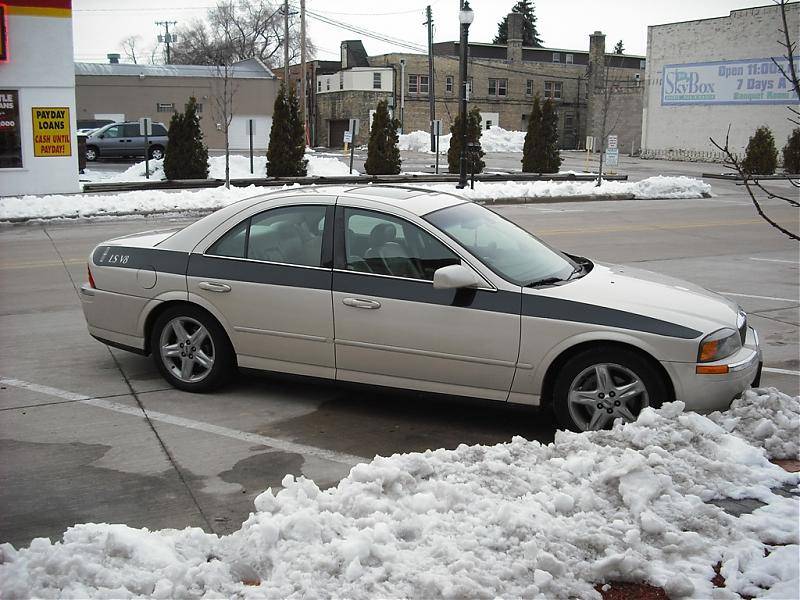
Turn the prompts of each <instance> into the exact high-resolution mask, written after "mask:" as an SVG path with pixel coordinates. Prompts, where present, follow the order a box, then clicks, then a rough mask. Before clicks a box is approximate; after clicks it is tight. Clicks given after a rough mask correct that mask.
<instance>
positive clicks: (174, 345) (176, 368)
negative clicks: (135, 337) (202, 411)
mask: <svg viewBox="0 0 800 600" xmlns="http://www.w3.org/2000/svg"><path fill="white" fill-rule="evenodd" d="M150 348H151V350H152V352H153V360H154V361H155V363H156V366H157V367H158V370H159V371H160V372H161V375H162V376H163V377H164V379H166V380H167V381H168V382H169V383H170V384H172V385H173V386H175V387H176V388H179V389H182V390H186V391H188V392H206V391H209V390H212V389H214V388H217V387H219V386H221V385H222V384H224V383H225V382H226V381H227V379H228V377H229V376H230V374H231V372H232V371H233V367H234V354H233V348H232V347H231V344H230V342H229V341H228V336H227V335H226V334H225V330H224V329H222V326H221V325H220V324H219V323H217V321H216V320H215V319H214V318H213V317H211V316H210V315H209V314H208V313H206V312H205V311H203V310H200V309H199V308H197V307H194V306H185V305H184V306H176V307H174V308H170V309H167V310H166V311H164V312H163V313H162V314H161V315H160V316H159V317H158V319H157V320H156V322H155V324H154V325H153V330H152V332H151V333H150Z"/></svg>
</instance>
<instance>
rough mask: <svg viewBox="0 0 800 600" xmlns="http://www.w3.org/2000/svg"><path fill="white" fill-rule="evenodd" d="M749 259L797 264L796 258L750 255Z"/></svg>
mask: <svg viewBox="0 0 800 600" xmlns="http://www.w3.org/2000/svg"><path fill="white" fill-rule="evenodd" d="M750 260H757V261H760V262H776V263H786V264H789V265H795V266H796V265H797V261H796V260H783V259H782V258H753V257H752V256H751V257H750Z"/></svg>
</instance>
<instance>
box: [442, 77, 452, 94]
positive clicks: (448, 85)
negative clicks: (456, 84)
mask: <svg viewBox="0 0 800 600" xmlns="http://www.w3.org/2000/svg"><path fill="white" fill-rule="evenodd" d="M444 91H445V92H447V93H448V94H452V93H453V76H452V75H448V76H447V77H445V78H444Z"/></svg>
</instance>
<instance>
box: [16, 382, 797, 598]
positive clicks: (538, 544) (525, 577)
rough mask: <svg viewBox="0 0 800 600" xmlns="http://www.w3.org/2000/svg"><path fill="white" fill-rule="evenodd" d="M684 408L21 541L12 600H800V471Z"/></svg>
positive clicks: (380, 461) (362, 468) (379, 462)
mask: <svg viewBox="0 0 800 600" xmlns="http://www.w3.org/2000/svg"><path fill="white" fill-rule="evenodd" d="M794 401H795V402H800V398H795V400H794ZM683 410H684V405H683V403H681V402H674V403H671V404H667V405H665V406H664V407H663V408H661V409H658V410H653V409H649V408H648V409H645V410H644V411H643V412H642V414H641V415H640V417H639V419H638V420H637V421H636V422H635V423H631V424H622V423H621V422H618V423H617V424H616V426H615V427H614V429H613V430H611V431H600V432H590V433H583V434H575V433H570V432H558V433H557V435H556V438H555V441H554V442H553V443H552V444H548V445H542V444H540V443H538V442H529V441H526V440H524V439H522V438H519V437H516V438H514V439H513V440H512V441H511V442H509V443H505V444H498V445H496V446H472V447H467V446H465V445H462V446H459V447H458V448H457V449H455V450H434V451H430V450H429V451H427V452H424V453H415V454H406V455H395V456H392V457H389V458H376V459H375V460H373V461H372V462H371V463H369V464H360V465H358V466H356V467H354V468H353V469H352V470H351V472H350V475H349V476H348V477H346V478H345V479H343V480H342V481H341V482H340V483H339V485H338V486H337V487H336V488H332V489H329V490H326V491H322V490H320V489H319V488H318V487H317V486H316V485H315V484H314V482H313V481H310V480H307V479H304V478H299V479H295V478H294V477H293V476H291V475H287V476H286V477H285V478H284V480H283V482H282V483H283V486H284V489H282V490H281V491H279V492H278V493H277V494H275V493H273V492H272V491H271V490H267V491H266V492H264V493H263V494H261V495H260V496H258V497H257V498H256V501H255V507H256V512H255V513H252V514H251V515H250V517H249V518H248V519H247V520H246V521H245V522H244V523H243V525H242V527H241V529H240V530H239V531H237V532H235V533H233V534H231V535H228V536H223V537H217V536H215V535H211V534H205V533H203V532H201V531H200V530H199V529H196V528H195V529H192V528H189V529H185V530H183V531H176V530H163V531H157V532H150V531H147V530H145V529H141V530H140V529H132V528H128V527H126V526H124V525H105V524H86V525H77V526H75V527H73V528H70V529H69V530H67V532H66V533H65V534H64V539H63V541H62V542H56V543H51V542H50V541H49V540H45V539H37V540H34V542H32V543H31V545H30V547H29V548H28V549H23V550H16V549H14V548H13V547H12V546H11V545H9V544H5V545H3V546H1V547H0V550H2V555H0V563H2V564H0V596H1V597H3V598H8V599H11V598H27V597H31V596H34V597H87V598H88V597H106V598H107V597H129V596H148V597H155V598H172V597H218V596H225V597H241V598H265V597H266V598H286V597H346V598H375V597H390V598H418V597H420V598H438V597H470V598H493V597H499V596H502V597H509V598H512V597H525V598H599V594H598V593H597V592H596V591H594V588H593V585H594V583H596V582H598V583H602V582H607V581H618V580H623V581H634V582H647V583H650V584H652V585H656V586H660V587H663V588H665V590H666V591H667V593H668V594H669V595H670V596H671V597H673V598H677V597H685V596H693V597H701V598H711V597H717V598H739V595H738V594H750V595H752V594H761V593H763V592H764V589H762V587H763V588H771V591H772V592H773V593H775V594H785V597H797V594H798V580H797V552H798V546H797V544H798V532H797V522H796V515H797V509H798V501H797V498H784V497H782V496H779V495H776V494H774V493H773V492H772V491H771V490H770V488H773V487H776V486H781V485H786V484H791V485H796V484H797V483H798V480H799V478H798V476H797V475H796V474H790V473H787V472H785V471H783V470H782V469H781V468H779V467H777V466H775V465H773V464H771V463H770V462H769V461H768V460H767V458H766V456H765V453H764V451H763V450H762V449H760V448H756V447H753V446H751V445H749V444H747V443H746V442H745V441H744V440H743V439H742V438H740V437H737V436H736V435H735V434H732V433H728V432H727V431H726V430H725V429H723V428H722V427H720V426H719V425H717V424H715V423H714V422H712V421H711V420H709V419H708V418H706V417H703V416H701V415H698V414H694V413H684V412H683ZM764 410H765V413H764V415H765V416H766V415H768V414H770V413H769V411H770V410H771V409H770V408H769V407H768V406H766V405H765V406H764ZM723 414H724V413H723ZM775 414H777V413H775ZM722 497H734V498H745V497H752V498H758V499H760V500H762V501H763V502H765V503H767V505H766V506H764V507H763V508H760V509H757V510H755V511H754V512H753V513H752V514H750V515H745V516H743V517H741V518H736V517H733V516H731V515H729V514H728V513H725V512H724V511H723V510H722V509H721V508H719V507H717V506H715V505H712V504H707V503H706V502H707V501H709V500H712V499H715V498H722ZM792 515H794V518H792ZM774 544H790V545H788V546H785V547H782V548H777V549H775V548H772V547H771V546H772V545H774ZM765 550H770V551H771V552H772V553H771V554H770V555H769V556H768V557H767V558H764V556H765ZM718 561H719V562H721V563H722V574H723V575H724V576H725V578H726V580H727V587H726V589H725V590H716V592H715V591H714V590H713V585H712V583H711V579H712V578H713V576H714V572H713V570H712V566H713V565H714V564H716V563H717V562H718ZM758 586H762V587H758Z"/></svg>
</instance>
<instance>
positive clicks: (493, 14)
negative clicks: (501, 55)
mask: <svg viewBox="0 0 800 600" xmlns="http://www.w3.org/2000/svg"><path fill="white" fill-rule="evenodd" d="M277 1H280V0H277ZM214 4H215V0H73V3H72V6H73V15H74V35H75V59H76V60H78V61H87V62H105V59H106V54H108V53H109V52H120V50H121V48H120V41H121V40H122V39H124V38H126V37H128V36H131V35H138V36H141V45H142V47H143V48H150V47H152V46H153V45H154V44H155V41H156V36H157V35H158V33H159V29H158V28H157V27H156V25H155V24H154V22H155V21H162V20H169V21H178V24H179V25H180V24H185V23H188V22H190V21H192V20H194V19H198V18H202V17H203V16H204V15H205V13H206V11H207V9H208V8H209V7H211V6H213V5H214ZM290 4H291V5H294V6H298V5H299V0H290ZM428 4H430V5H431V6H432V9H433V18H434V23H435V32H434V41H437V42H439V41H446V40H453V39H457V37H458V6H459V1H458V0H405V1H403V2H388V1H386V0H383V1H380V0H306V7H307V8H308V9H309V10H311V11H314V12H317V13H319V14H320V15H323V16H325V17H328V18H331V19H334V20H337V21H344V22H347V23H349V24H352V25H355V26H358V27H361V28H362V29H367V30H370V31H371V32H377V33H379V34H383V35H386V36H390V37H393V38H399V39H402V40H404V41H406V42H410V43H412V44H419V45H422V46H424V45H425V44H426V30H425V26H424V25H423V24H422V22H423V21H424V20H425V19H424V10H425V6H426V5H428ZM514 4H515V0H473V1H472V2H471V6H472V8H473V10H474V11H475V21H474V23H473V24H472V27H471V28H470V40H472V41H476V42H491V41H492V38H493V37H494V35H495V33H496V31H497V23H498V21H500V19H502V17H503V16H504V15H505V14H506V13H507V12H508V11H509V10H510V9H511V7H512V6H513V5H514ZM765 4H769V1H768V0H762V1H761V2H759V1H753V0H750V1H746V0H660V1H652V0H613V1H612V0H605V1H603V0H536V1H535V2H534V5H535V9H536V16H537V19H538V21H537V27H538V30H539V36H540V37H541V38H542V40H543V43H544V45H545V46H546V47H551V48H565V49H573V50H587V49H588V46H589V34H590V33H592V32H593V31H595V30H600V31H602V32H604V33H605V34H606V48H607V50H608V51H611V49H612V48H613V46H614V44H615V43H616V41H617V40H619V39H621V40H622V41H623V43H624V45H625V52H626V53H629V54H641V55H644V54H646V47H647V26H648V25H657V24H659V23H671V22H675V21H688V20H692V19H704V18H708V17H720V16H726V15H727V14H728V13H729V12H730V11H731V10H733V9H737V8H747V7H752V6H761V5H765ZM307 26H308V32H309V35H310V37H311V39H312V40H313V42H314V43H315V44H316V45H317V48H318V52H317V56H316V58H320V59H329V60H330V59H334V60H336V59H338V58H339V53H338V48H339V42H340V41H341V40H343V39H359V38H360V39H362V40H363V41H364V46H365V47H366V49H367V52H368V53H369V54H382V53H384V52H389V51H392V50H398V49H400V48H398V47H396V46H392V45H391V44H387V43H385V42H381V41H377V40H372V39H369V38H367V37H366V36H362V35H359V34H356V33H352V32H350V31H345V30H342V29H339V28H337V27H334V26H331V25H328V24H324V23H321V22H320V21H317V20H315V19H314V18H311V17H309V18H308V21H307Z"/></svg>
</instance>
